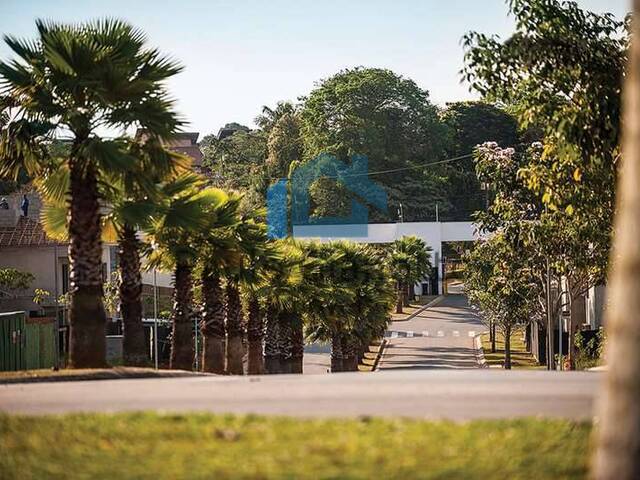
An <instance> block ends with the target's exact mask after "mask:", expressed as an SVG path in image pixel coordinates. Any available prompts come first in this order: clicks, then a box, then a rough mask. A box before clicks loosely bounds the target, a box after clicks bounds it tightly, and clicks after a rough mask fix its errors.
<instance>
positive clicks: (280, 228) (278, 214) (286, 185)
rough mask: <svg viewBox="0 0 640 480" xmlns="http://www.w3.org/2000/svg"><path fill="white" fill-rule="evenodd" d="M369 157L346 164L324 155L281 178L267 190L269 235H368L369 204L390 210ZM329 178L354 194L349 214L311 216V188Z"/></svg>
mask: <svg viewBox="0 0 640 480" xmlns="http://www.w3.org/2000/svg"><path fill="white" fill-rule="evenodd" d="M368 163H369V162H368V159H367V157H365V156H364V155H354V156H353V157H351V162H350V163H348V164H346V163H344V162H341V161H340V160H338V159H337V158H336V157H335V156H333V155H329V154H321V155H318V156H317V157H316V158H314V159H313V160H312V161H310V162H307V163H305V164H304V165H301V166H300V167H298V168H297V169H296V170H295V171H294V172H293V174H292V175H291V178H290V180H289V181H288V180H285V179H281V180H279V181H278V182H277V183H275V184H274V185H272V186H271V187H270V188H269V189H268V190H267V227H268V234H269V237H270V238H284V237H286V236H287V235H288V234H289V233H293V234H294V236H298V237H338V238H340V237H366V236H367V234H368V225H369V207H371V206H372V207H374V208H376V209H377V210H379V211H380V212H382V213H386V212H387V193H386V192H385V190H384V189H383V188H382V187H381V186H380V185H378V184H376V183H375V182H372V181H371V180H370V179H369V174H368ZM322 178H329V179H332V180H335V182H336V183H338V184H340V185H342V186H344V187H345V188H346V189H347V190H348V191H349V193H350V194H351V196H350V197H351V201H350V206H351V208H350V213H349V215H346V216H327V217H320V216H316V215H311V199H310V196H309V190H310V188H311V186H312V185H313V184H314V182H316V181H317V180H320V179H322Z"/></svg>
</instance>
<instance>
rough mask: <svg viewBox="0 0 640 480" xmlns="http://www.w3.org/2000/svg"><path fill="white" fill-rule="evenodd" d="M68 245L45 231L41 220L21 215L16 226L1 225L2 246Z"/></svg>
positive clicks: (0, 243) (0, 246)
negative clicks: (48, 235) (49, 235)
mask: <svg viewBox="0 0 640 480" xmlns="http://www.w3.org/2000/svg"><path fill="white" fill-rule="evenodd" d="M49 245H66V244H64V243H61V242H58V241H56V240H53V239H51V238H49V237H47V235H46V234H45V233H44V230H43V229H42V225H41V224H40V222H38V221H36V220H34V219H32V218H27V217H20V218H19V220H18V224H17V225H15V226H14V227H0V248H2V247H38V246H40V247H42V246H49Z"/></svg>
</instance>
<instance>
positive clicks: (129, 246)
mask: <svg viewBox="0 0 640 480" xmlns="http://www.w3.org/2000/svg"><path fill="white" fill-rule="evenodd" d="M119 247H120V248H119V255H120V258H119V262H120V274H121V276H122V279H121V280H122V281H121V282H120V308H121V309H122V326H123V338H122V353H123V357H124V363H125V365H135V366H142V365H146V363H147V358H148V357H147V351H146V344H145V341H144V326H143V325H142V276H141V275H140V253H139V248H140V241H139V240H138V236H137V234H136V231H135V229H134V228H133V227H132V226H130V225H124V227H123V229H122V234H121V236H120V239H119Z"/></svg>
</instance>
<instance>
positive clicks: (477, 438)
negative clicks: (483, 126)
mask: <svg viewBox="0 0 640 480" xmlns="http://www.w3.org/2000/svg"><path fill="white" fill-rule="evenodd" d="M590 431H591V427H590V425H589V424H586V423H572V422H568V421H562V420H540V419H525V420H510V421H476V422H470V423H459V424H457V423H449V422H425V421H411V420H382V419H370V418H366V419H361V420H300V419H287V418H274V417H268V418H267V417H256V416H231V415H229V416H222V415H209V414H189V415H162V414H155V413H129V414H115V415H106V414H101V415H95V414H85V415H70V416H49V417H20V416H6V415H5V416H3V415H0V478H6V479H18V478H19V479H22V480H27V479H45V478H46V479H62V478H64V479H76V478H81V479H109V480H111V479H128V478H135V479H147V478H148V479H181V478H188V479H205V478H206V479H216V480H220V479H230V478H240V479H336V480H337V479H341V480H342V479H402V480H409V479H414V478H417V479H485V478H509V479H511V480H516V479H532V478H535V479H536V480H540V479H547V478H548V479H554V480H556V479H574V478H575V479H578V478H584V477H585V475H586V471H587V462H588V449H589V436H590Z"/></svg>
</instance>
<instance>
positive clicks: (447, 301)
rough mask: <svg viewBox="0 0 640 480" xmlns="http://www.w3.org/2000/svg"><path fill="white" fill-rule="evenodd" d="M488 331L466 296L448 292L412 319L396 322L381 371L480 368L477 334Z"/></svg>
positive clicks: (389, 336)
mask: <svg viewBox="0 0 640 480" xmlns="http://www.w3.org/2000/svg"><path fill="white" fill-rule="evenodd" d="M484 330H486V327H485V326H484V325H483V324H482V323H481V322H480V320H479V319H478V318H477V316H476V315H475V314H474V313H473V311H472V310H471V309H470V308H469V305H468V303H467V299H466V297H465V296H463V295H448V296H446V297H445V298H444V299H443V300H442V301H441V302H440V303H438V304H437V305H434V306H432V307H429V308H427V309H426V310H424V311H423V312H422V313H420V314H418V315H416V316H415V317H414V318H412V319H411V320H406V321H398V322H393V323H392V324H391V326H390V327H389V331H388V332H387V334H386V337H387V340H388V342H389V343H388V344H387V347H386V348H385V350H384V354H383V356H382V358H381V360H380V363H379V365H378V369H379V370H399V369H411V370H413V371H415V370H417V369H435V368H438V369H442V368H444V369H460V368H478V367H479V365H478V359H477V354H478V351H477V349H476V346H475V344H474V337H475V336H476V335H478V334H480V333H481V332H483V331H484Z"/></svg>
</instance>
